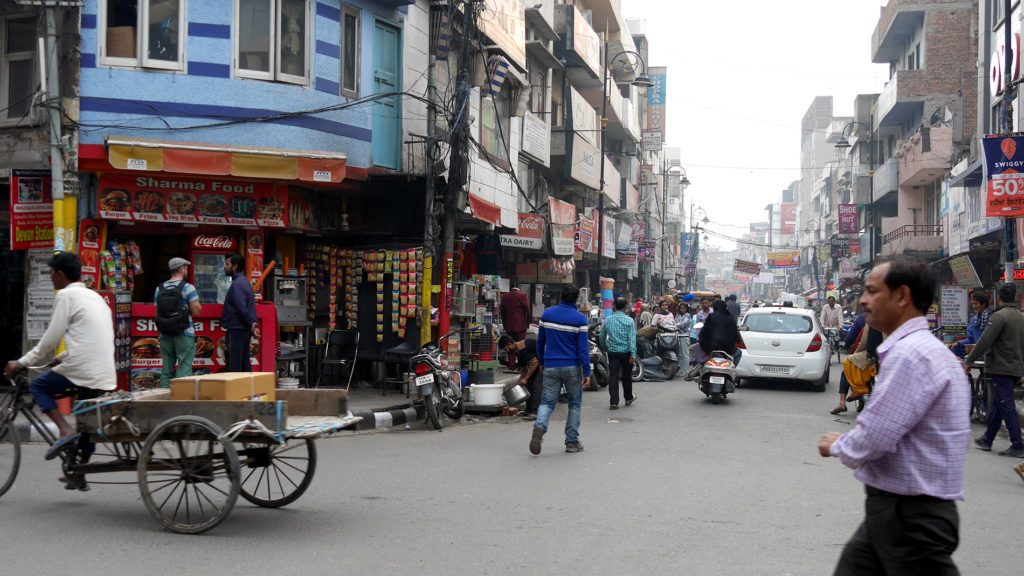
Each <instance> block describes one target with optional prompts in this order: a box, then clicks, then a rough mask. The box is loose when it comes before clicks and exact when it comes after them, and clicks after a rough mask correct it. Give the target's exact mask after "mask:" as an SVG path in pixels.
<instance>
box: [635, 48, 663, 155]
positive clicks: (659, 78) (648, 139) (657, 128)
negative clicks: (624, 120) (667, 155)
mask: <svg viewBox="0 0 1024 576" xmlns="http://www.w3.org/2000/svg"><path fill="white" fill-rule="evenodd" d="M667 73H668V68H666V67H664V66H650V67H648V68H647V75H648V76H649V77H650V79H651V82H653V83H654V85H653V86H651V87H649V88H647V129H646V130H644V131H643V135H642V136H643V138H642V139H641V140H642V144H641V145H642V147H643V149H644V150H661V147H662V144H663V143H664V141H665V97H666V93H665V89H666V87H667V86H666V85H667V82H666V75H667Z"/></svg>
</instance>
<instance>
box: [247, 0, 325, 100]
mask: <svg viewBox="0 0 1024 576" xmlns="http://www.w3.org/2000/svg"><path fill="white" fill-rule="evenodd" d="M240 2H241V0H233V9H234V13H233V14H232V22H231V52H232V58H231V61H232V68H233V69H234V70H233V72H234V76H235V77H236V78H248V79H250V80H265V81H267V82H280V83H283V84H294V85H296V86H304V87H309V85H310V78H311V77H312V73H311V69H312V64H313V57H312V54H311V53H310V52H311V50H312V45H313V42H312V39H313V37H314V34H313V30H312V27H313V25H314V19H313V2H311V1H310V0H303V10H304V12H305V22H306V25H305V28H304V30H303V35H304V38H303V45H304V50H303V55H304V58H305V62H304V63H303V68H304V75H303V76H298V75H295V74H286V73H284V72H281V45H280V44H281V39H280V34H279V33H278V32H279V30H280V27H281V10H282V8H283V6H284V4H283V2H282V0H268V2H270V4H271V10H270V11H269V12H270V14H271V21H270V58H269V60H270V70H269V71H268V72H264V71H262V70H250V69H248V68H242V65H241V54H240V53H239V45H238V42H239V40H240V39H241V38H240V37H239V16H240V14H241V10H240V7H239V4H240Z"/></svg>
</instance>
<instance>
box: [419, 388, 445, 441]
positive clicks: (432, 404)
mask: <svg viewBox="0 0 1024 576" xmlns="http://www.w3.org/2000/svg"><path fill="white" fill-rule="evenodd" d="M434 386H437V384H434ZM423 407H424V408H426V410H427V420H430V425H431V426H433V427H434V430H440V429H441V428H442V427H443V426H444V421H443V420H442V419H443V418H444V412H442V411H441V395H440V394H438V391H437V390H431V392H430V394H426V395H424V396H423Z"/></svg>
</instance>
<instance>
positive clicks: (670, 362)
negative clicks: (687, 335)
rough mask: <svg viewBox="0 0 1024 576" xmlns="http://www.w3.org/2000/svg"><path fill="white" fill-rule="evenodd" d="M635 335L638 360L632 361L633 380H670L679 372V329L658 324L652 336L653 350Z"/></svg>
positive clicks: (640, 337) (641, 337)
mask: <svg viewBox="0 0 1024 576" xmlns="http://www.w3.org/2000/svg"><path fill="white" fill-rule="evenodd" d="M643 338H644V337H643V336H638V337H637V348H636V349H637V355H638V361H637V362H634V363H633V381H634V382H637V381H641V380H671V379H673V378H675V377H676V374H678V373H679V329H678V328H676V327H675V326H659V327H658V334H657V335H655V337H654V350H653V354H652V350H651V346H650V345H648V344H644V343H643V341H642V339H643Z"/></svg>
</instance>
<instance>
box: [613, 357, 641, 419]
mask: <svg viewBox="0 0 1024 576" xmlns="http://www.w3.org/2000/svg"><path fill="white" fill-rule="evenodd" d="M629 358H630V355H629V352H608V394H609V395H610V396H611V398H610V400H611V404H612V406H618V404H619V379H620V377H621V379H622V397H623V398H625V399H626V400H632V399H633V365H632V364H630V363H629ZM637 362H639V360H637Z"/></svg>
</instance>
